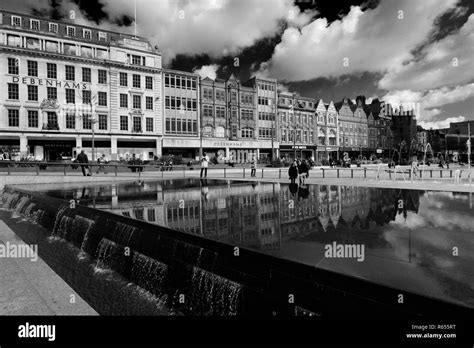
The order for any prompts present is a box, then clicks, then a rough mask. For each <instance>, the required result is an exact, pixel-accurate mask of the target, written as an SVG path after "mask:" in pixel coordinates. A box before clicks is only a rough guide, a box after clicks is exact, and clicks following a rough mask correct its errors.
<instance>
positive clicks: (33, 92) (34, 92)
mask: <svg viewBox="0 0 474 348" xmlns="http://www.w3.org/2000/svg"><path fill="white" fill-rule="evenodd" d="M28 100H30V101H38V86H33V85H28Z"/></svg>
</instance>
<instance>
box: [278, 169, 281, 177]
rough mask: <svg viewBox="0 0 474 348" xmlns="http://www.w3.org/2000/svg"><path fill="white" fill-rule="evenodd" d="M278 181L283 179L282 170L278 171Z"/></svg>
mask: <svg viewBox="0 0 474 348" xmlns="http://www.w3.org/2000/svg"><path fill="white" fill-rule="evenodd" d="M278 179H281V169H278Z"/></svg>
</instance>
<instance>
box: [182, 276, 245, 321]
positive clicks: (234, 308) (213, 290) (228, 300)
mask: <svg viewBox="0 0 474 348" xmlns="http://www.w3.org/2000/svg"><path fill="white" fill-rule="evenodd" d="M191 295H192V308H191V310H192V312H193V313H195V314H198V315H199V314H202V315H220V316H231V315H237V314H238V310H239V308H238V307H239V304H240V300H241V297H242V285H240V284H238V283H235V282H233V281H231V280H229V279H226V278H223V277H220V276H218V275H216V274H213V273H210V272H208V271H205V270H203V269H201V268H198V267H193V277H192V294H191Z"/></svg>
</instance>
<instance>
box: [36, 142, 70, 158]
mask: <svg viewBox="0 0 474 348" xmlns="http://www.w3.org/2000/svg"><path fill="white" fill-rule="evenodd" d="M75 147H76V141H75V140H67V139H61V140H53V139H28V146H27V153H28V155H33V156H34V158H35V159H36V160H38V161H43V160H45V161H61V160H64V159H71V158H73V157H74V149H75Z"/></svg>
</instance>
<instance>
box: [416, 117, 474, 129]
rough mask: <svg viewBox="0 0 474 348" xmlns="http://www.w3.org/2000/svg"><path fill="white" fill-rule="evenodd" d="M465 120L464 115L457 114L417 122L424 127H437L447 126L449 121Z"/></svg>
mask: <svg viewBox="0 0 474 348" xmlns="http://www.w3.org/2000/svg"><path fill="white" fill-rule="evenodd" d="M463 121H466V118H465V117H464V116H457V117H449V118H447V119H445V120H440V121H429V122H425V121H421V122H419V123H418V124H419V125H420V126H422V127H423V128H424V129H430V128H433V129H438V128H449V123H450V122H453V123H455V122H463Z"/></svg>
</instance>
